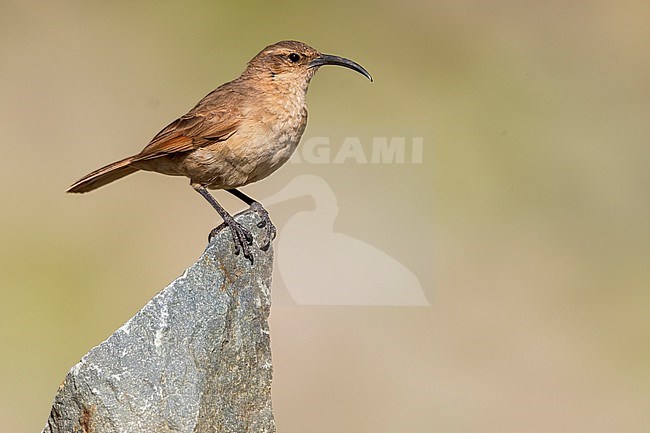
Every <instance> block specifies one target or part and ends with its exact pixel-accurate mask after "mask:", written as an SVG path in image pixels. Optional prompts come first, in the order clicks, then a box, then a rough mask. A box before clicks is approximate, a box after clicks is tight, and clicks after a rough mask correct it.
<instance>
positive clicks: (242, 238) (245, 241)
mask: <svg viewBox="0 0 650 433" xmlns="http://www.w3.org/2000/svg"><path fill="white" fill-rule="evenodd" d="M224 224H225V225H227V226H228V228H230V233H232V240H233V242H234V243H235V254H236V255H239V252H240V251H243V253H244V257H245V258H246V259H248V260H249V261H250V262H251V265H252V264H253V254H252V253H251V249H250V245H252V244H253V235H252V234H251V232H250V231H249V230H248V229H247V228H246V227H244V226H242V225H241V224H239V223H238V222H237V221H235V219H234V218H228V219H226V220H225V221H224ZM222 227H223V224H221V225H219V226H217V227H215V228H213V229H212V231H211V232H210V234H209V235H208V242H210V241H212V238H213V237H214V236H215V235H216V234H217V233H218V232H219V231H220V230H221V229H222Z"/></svg>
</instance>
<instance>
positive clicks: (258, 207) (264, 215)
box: [251, 201, 278, 251]
mask: <svg viewBox="0 0 650 433" xmlns="http://www.w3.org/2000/svg"><path fill="white" fill-rule="evenodd" d="M251 209H252V210H254V211H255V212H256V213H257V214H258V215H259V217H260V221H259V222H258V223H257V227H258V228H265V227H266V234H265V235H264V239H262V244H261V245H260V249H261V250H262V251H267V250H268V249H269V247H270V246H271V241H272V240H273V239H275V236H276V235H277V233H278V231H277V230H276V228H275V225H273V222H272V221H271V217H270V216H269V213H268V211H267V210H266V209H264V206H262V204H261V203H260V202H257V201H256V202H253V204H252V205H251Z"/></svg>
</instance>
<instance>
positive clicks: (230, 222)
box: [192, 183, 253, 264]
mask: <svg viewBox="0 0 650 433" xmlns="http://www.w3.org/2000/svg"><path fill="white" fill-rule="evenodd" d="M192 188H194V189H195V190H196V192H198V193H199V194H201V195H202V196H203V198H205V199H206V200H207V201H208V203H210V204H211V205H212V207H213V208H214V210H216V211H217V213H219V215H220V216H221V218H223V222H224V223H225V224H226V225H227V226H228V227H229V228H230V232H231V233H232V240H233V241H234V242H235V254H239V250H240V248H241V250H242V251H243V252H244V257H245V258H247V259H248V260H250V262H251V264H253V255H252V254H251V251H250V248H249V247H248V246H249V245H251V244H252V243H253V235H252V234H251V232H250V231H248V229H247V228H245V227H244V226H242V225H241V224H239V223H238V222H237V221H235V219H234V218H233V217H232V215H230V214H229V213H228V212H227V211H226V210H225V209H224V208H223V207H222V206H221V205H220V204H219V202H217V200H216V199H215V198H214V197H212V195H211V194H210V193H209V192H208V190H207V189H205V187H204V186H202V185H199V184H195V183H193V184H192ZM217 228H218V227H217ZM217 228H215V229H213V230H212V231H211V232H210V235H209V236H208V241H210V240H212V237H213V235H214V234H215V230H217Z"/></svg>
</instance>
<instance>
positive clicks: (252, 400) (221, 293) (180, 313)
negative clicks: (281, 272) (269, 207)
mask: <svg viewBox="0 0 650 433" xmlns="http://www.w3.org/2000/svg"><path fill="white" fill-rule="evenodd" d="M237 220H238V221H239V222H241V223H242V224H244V226H246V227H248V228H249V230H251V232H252V233H253V236H254V238H255V241H254V245H253V246H254V248H253V254H254V258H255V264H254V266H251V264H250V263H249V262H248V260H246V259H245V258H244V257H243V255H242V254H240V255H238V256H235V255H234V244H233V241H232V238H231V234H230V230H228V229H223V230H221V231H220V232H219V233H218V234H217V235H216V236H215V237H214V238H213V240H212V242H211V243H210V244H209V245H208V247H207V249H206V250H205V252H204V253H203V255H202V256H201V258H200V259H199V260H198V261H197V262H196V263H195V264H194V265H192V266H191V267H190V268H189V269H187V270H186V271H185V273H184V274H183V275H182V276H181V277H180V278H178V279H177V280H176V281H174V282H173V283H171V284H170V285H169V286H168V287H166V288H165V289H163V290H162V291H161V292H160V293H158V294H157V295H156V296H155V297H154V298H153V299H152V300H151V301H149V303H147V305H145V306H144V308H142V310H140V311H139V312H138V313H137V314H136V315H135V316H134V317H133V318H131V319H130V320H129V321H128V322H127V323H126V324H124V326H122V327H121V328H120V329H118V330H117V331H116V332H115V333H114V334H113V335H111V336H110V337H109V338H108V339H107V340H106V341H104V342H103V343H101V344H100V345H99V346H97V347H95V348H94V349H92V350H91V351H90V352H88V354H86V355H85V356H84V357H83V358H82V360H81V362H79V363H78V364H77V365H75V366H74V367H73V368H72V369H71V370H70V372H69V373H68V375H67V376H66V378H65V381H64V382H63V384H62V385H61V386H60V387H59V390H58V392H57V394H56V397H55V399H54V404H53V405H52V411H51V413H50V417H49V419H48V421H47V424H46V426H45V429H44V430H43V432H46V433H55V432H61V433H63V432H65V433H72V432H84V433H90V432H94V433H95V432H96V433H104V432H111V433H112V432H115V433H118V432H119V433H128V432H137V433H147V432H238V433H241V432H256V433H258V432H275V423H274V420H273V413H272V410H271V376H272V364H271V348H270V337H269V327H268V322H267V318H268V315H269V310H270V306H271V293H270V287H271V271H272V269H273V252H272V249H269V251H267V252H264V251H261V250H260V249H259V248H258V246H257V243H256V242H257V241H258V240H261V239H262V238H263V236H264V234H263V232H262V230H260V229H259V228H257V227H256V225H255V222H256V221H258V220H259V219H258V217H257V215H256V214H255V213H252V212H243V213H242V214H240V215H238V216H237Z"/></svg>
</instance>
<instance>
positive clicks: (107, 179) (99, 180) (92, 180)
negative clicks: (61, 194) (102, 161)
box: [66, 156, 139, 193]
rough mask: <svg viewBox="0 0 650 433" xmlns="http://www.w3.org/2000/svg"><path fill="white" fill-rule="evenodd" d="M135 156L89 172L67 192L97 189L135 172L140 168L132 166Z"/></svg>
mask: <svg viewBox="0 0 650 433" xmlns="http://www.w3.org/2000/svg"><path fill="white" fill-rule="evenodd" d="M132 162H133V157H132V156H130V157H128V158H124V159H122V160H120V161H117V162H114V163H112V164H108V165H107V166H105V167H102V168H100V169H98V170H95V171H93V172H92V173H89V174H87V175H85V176H84V177H82V178H81V179H79V180H78V181H76V182H75V183H73V184H72V185H71V186H70V188H68V190H67V191H66V192H76V193H83V192H88V191H92V190H93V189H97V188H99V187H100V186H104V185H106V184H107V183H111V182H113V181H114V180H118V179H121V178H123V177H124V176H127V175H129V174H131V173H135V172H136V171H138V170H139V169H137V168H134V167H133V166H131V163H132Z"/></svg>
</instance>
